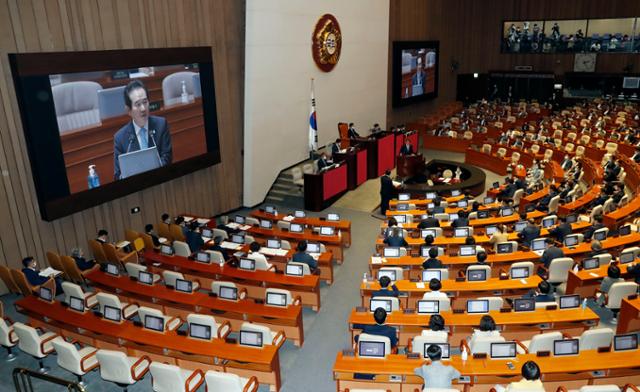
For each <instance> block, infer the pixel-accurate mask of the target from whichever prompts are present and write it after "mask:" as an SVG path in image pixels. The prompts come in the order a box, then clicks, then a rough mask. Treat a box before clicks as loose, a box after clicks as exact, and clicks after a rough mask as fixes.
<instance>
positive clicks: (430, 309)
mask: <svg viewBox="0 0 640 392" xmlns="http://www.w3.org/2000/svg"><path fill="white" fill-rule="evenodd" d="M417 304H418V313H420V314H423V313H427V314H433V313H438V312H440V302H438V301H428V300H423V299H422V300H419V301H418V302H417Z"/></svg>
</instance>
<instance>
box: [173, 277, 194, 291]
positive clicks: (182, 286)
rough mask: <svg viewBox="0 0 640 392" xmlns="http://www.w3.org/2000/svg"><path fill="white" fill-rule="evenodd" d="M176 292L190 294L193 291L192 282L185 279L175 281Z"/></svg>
mask: <svg viewBox="0 0 640 392" xmlns="http://www.w3.org/2000/svg"><path fill="white" fill-rule="evenodd" d="M176 290H177V291H181V292H183V293H191V292H192V291H193V282H191V281H190V280H185V279H176Z"/></svg>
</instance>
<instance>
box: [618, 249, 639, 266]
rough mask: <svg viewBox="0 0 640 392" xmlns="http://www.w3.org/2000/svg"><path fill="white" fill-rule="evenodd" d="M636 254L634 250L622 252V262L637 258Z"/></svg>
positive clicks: (625, 262)
mask: <svg viewBox="0 0 640 392" xmlns="http://www.w3.org/2000/svg"><path fill="white" fill-rule="evenodd" d="M635 258H636V255H635V254H634V253H633V251H629V252H622V253H620V264H627V263H630V262H632V261H633V260H635Z"/></svg>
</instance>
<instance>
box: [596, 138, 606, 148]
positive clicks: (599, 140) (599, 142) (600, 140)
mask: <svg viewBox="0 0 640 392" xmlns="http://www.w3.org/2000/svg"><path fill="white" fill-rule="evenodd" d="M602 147H604V140H602V139H598V140H596V148H597V149H602Z"/></svg>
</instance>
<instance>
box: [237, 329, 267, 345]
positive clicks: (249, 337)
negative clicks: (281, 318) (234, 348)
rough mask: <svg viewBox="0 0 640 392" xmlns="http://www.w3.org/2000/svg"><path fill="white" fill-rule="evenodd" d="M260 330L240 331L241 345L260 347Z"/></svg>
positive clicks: (261, 338)
mask: <svg viewBox="0 0 640 392" xmlns="http://www.w3.org/2000/svg"><path fill="white" fill-rule="evenodd" d="M262 342H263V336H262V332H256V331H240V342H239V344H240V345H242V346H250V347H262Z"/></svg>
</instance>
